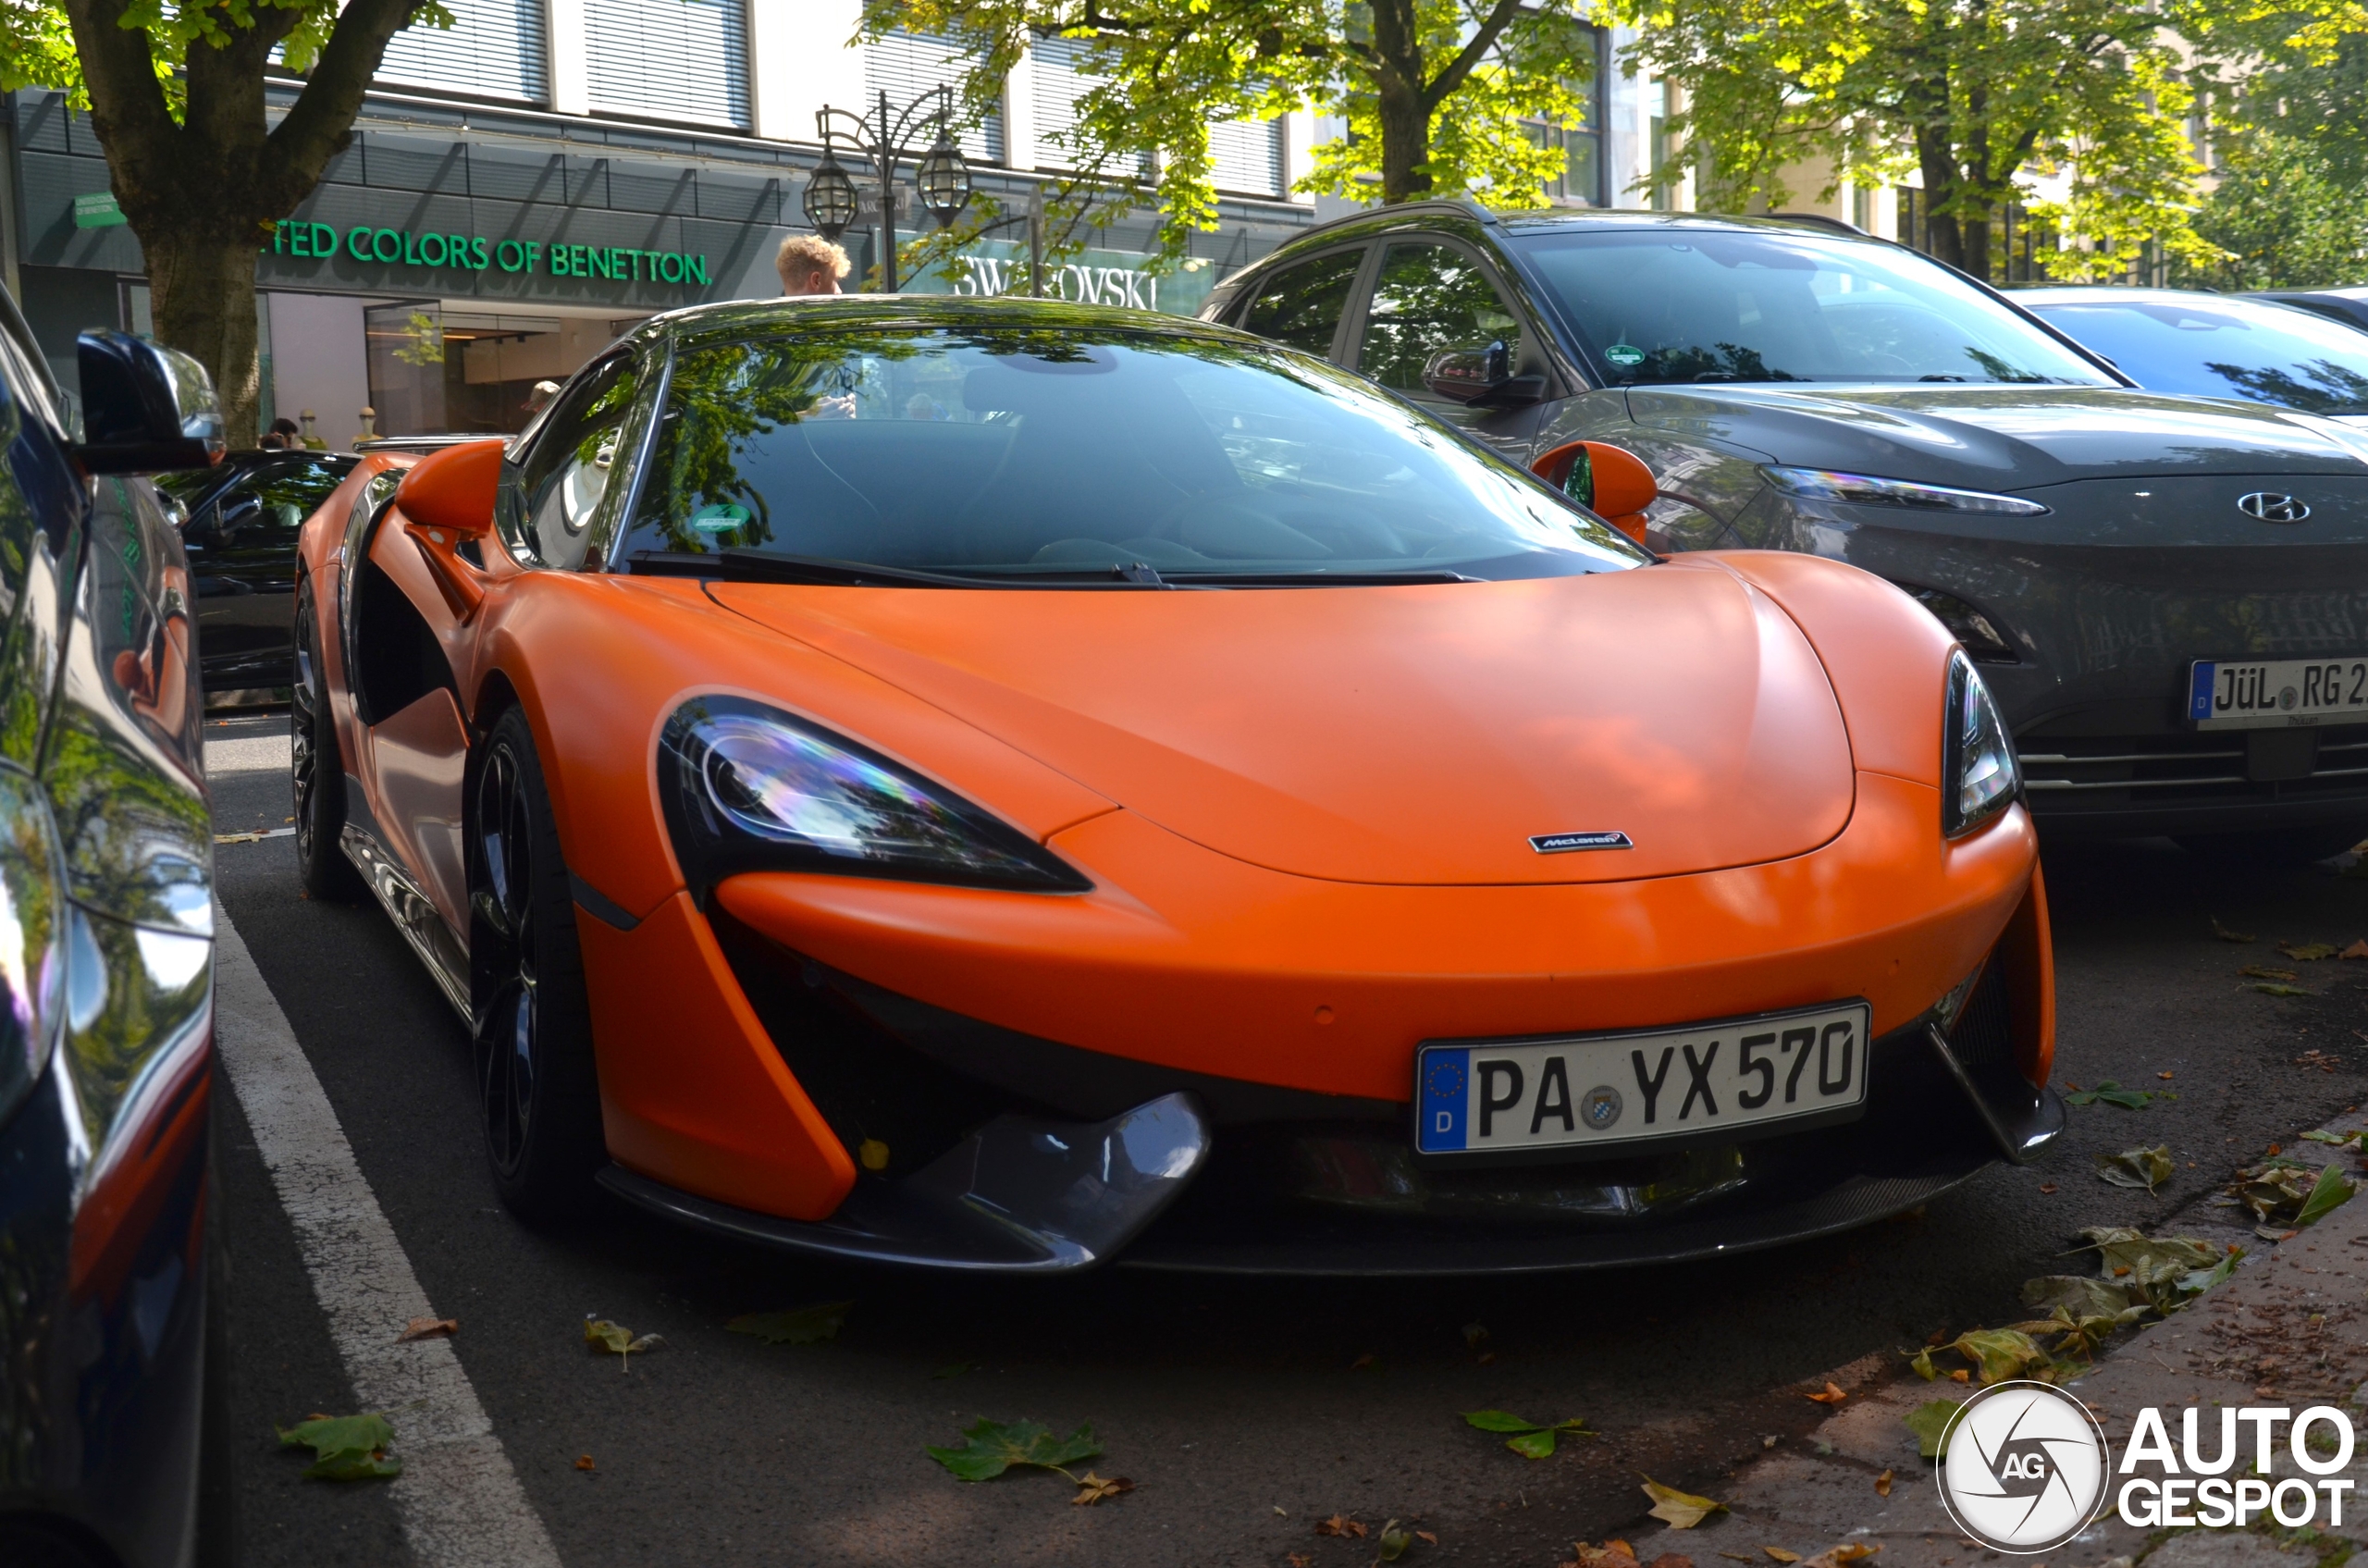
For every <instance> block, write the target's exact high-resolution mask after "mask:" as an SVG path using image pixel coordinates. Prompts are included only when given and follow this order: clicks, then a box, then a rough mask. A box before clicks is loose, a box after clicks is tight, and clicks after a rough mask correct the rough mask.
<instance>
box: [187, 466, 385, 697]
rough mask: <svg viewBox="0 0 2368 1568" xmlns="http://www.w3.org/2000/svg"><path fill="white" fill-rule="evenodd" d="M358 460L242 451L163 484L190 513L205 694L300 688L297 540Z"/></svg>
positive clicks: (189, 535)
mask: <svg viewBox="0 0 2368 1568" xmlns="http://www.w3.org/2000/svg"><path fill="white" fill-rule="evenodd" d="M357 461H358V460H357V459H356V458H354V457H353V456H352V455H351V454H350V453H346V452H330V451H238V452H231V453H229V454H228V456H226V457H225V458H224V459H223V460H222V462H220V463H217V464H216V465H215V466H214V467H212V468H209V469H201V470H197V471H194V472H191V473H187V474H168V475H164V476H163V477H161V478H160V479H158V480H157V482H156V488H159V489H161V490H163V491H164V492H165V493H166V494H167V495H169V496H171V497H172V498H173V499H174V500H178V501H179V502H180V503H181V506H182V507H183V508H184V509H185V510H186V511H187V512H188V514H189V516H188V520H187V521H186V522H185V523H183V524H182V525H181V542H182V544H183V545H184V546H185V547H186V548H187V549H188V552H189V570H190V586H191V587H192V588H193V589H194V590H195V591H196V596H197V619H198V631H199V637H198V642H199V645H200V647H201V648H203V658H202V659H201V661H200V662H201V665H202V670H201V674H202V676H203V681H204V684H205V689H206V690H207V691H209V692H219V691H230V690H238V689H242V688H252V687H269V686H284V685H289V684H290V683H291V682H293V681H294V680H295V678H296V674H295V671H296V642H295V635H294V633H293V631H292V630H291V628H292V627H293V626H294V624H295V619H296V533H297V530H298V529H300V528H302V526H303V525H304V519H305V518H307V517H310V516H311V515H312V514H313V509H314V507H317V506H319V505H320V504H321V502H323V501H325V500H328V499H329V492H330V491H331V490H334V489H336V488H338V486H339V485H340V484H342V483H344V482H345V476H346V475H348V474H351V473H352V472H353V465H354V463H356V462H357Z"/></svg>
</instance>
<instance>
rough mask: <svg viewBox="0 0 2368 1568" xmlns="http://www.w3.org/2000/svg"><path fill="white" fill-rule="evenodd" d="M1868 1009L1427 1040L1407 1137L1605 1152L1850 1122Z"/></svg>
mask: <svg viewBox="0 0 2368 1568" xmlns="http://www.w3.org/2000/svg"><path fill="white" fill-rule="evenodd" d="M1868 1019H1869V1009H1868V1006H1867V1004H1866V1003H1864V1002H1858V1001H1851V1002H1835V1003H1832V1004H1829V1005H1828V1006H1822V1007H1812V1008H1807V1009H1805V1010H1803V1011H1799V1012H1791V1013H1767V1014H1762V1015H1760V1016H1758V1017H1755V1018H1747V1019H1727V1020H1725V1021H1722V1022H1719V1023H1707V1024H1689V1025H1687V1026H1685V1027H1684V1028H1681V1029H1663V1030H1654V1031H1649V1032H1647V1033H1641V1034H1601V1035H1589V1036H1579V1037H1569V1038H1561V1039H1547V1040H1518V1041H1505V1042H1500V1043H1484V1044H1473V1043H1440V1044H1426V1045H1424V1046H1423V1047H1422V1048H1421V1049H1420V1050H1419V1051H1417V1052H1416V1054H1415V1064H1414V1073H1415V1078H1414V1081H1415V1085H1416V1093H1415V1111H1416V1114H1417V1116H1418V1117H1419V1121H1418V1125H1417V1128H1416V1134H1415V1147H1416V1149H1417V1150H1418V1151H1419V1152H1421V1153H1422V1154H1494V1153H1498V1152H1500V1151H1502V1152H1512V1151H1529V1150H1548V1149H1607V1148H1619V1147H1627V1146H1630V1145H1634V1144H1643V1143H1652V1142H1659V1141H1662V1140H1668V1139H1676V1138H1685V1139H1687V1140H1688V1141H1689V1142H1691V1141H1693V1139H1694V1138H1696V1136H1698V1135H1699V1134H1702V1133H1706V1132H1710V1133H1722V1132H1728V1131H1739V1130H1744V1129H1751V1130H1759V1129H1761V1128H1764V1127H1767V1126H1769V1124H1771V1123H1782V1122H1795V1121H1801V1122H1806V1121H1808V1120H1810V1119H1812V1118H1817V1119H1821V1120H1828V1121H1835V1120H1844V1119H1847V1117H1851V1116H1855V1115H1856V1113H1857V1111H1858V1109H1859V1107H1861V1106H1863V1105H1865V1103H1866V1099H1867V1057H1868V1039H1867V1029H1868Z"/></svg>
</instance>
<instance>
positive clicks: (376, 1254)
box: [214, 903, 559, 1568]
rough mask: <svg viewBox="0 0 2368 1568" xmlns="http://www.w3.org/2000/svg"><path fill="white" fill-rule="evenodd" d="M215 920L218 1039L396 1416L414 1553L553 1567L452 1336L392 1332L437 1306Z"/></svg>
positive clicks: (351, 1373) (348, 1344)
mask: <svg viewBox="0 0 2368 1568" xmlns="http://www.w3.org/2000/svg"><path fill="white" fill-rule="evenodd" d="M214 920H215V932H216V935H215V948H214V1018H215V1030H214V1035H215V1048H216V1051H217V1053H218V1054H219V1056H220V1057H221V1061H222V1065H223V1069H224V1071H225V1072H226V1073H227V1074H228V1078H229V1080H230V1087H231V1089H232V1091H233V1092H234V1093H237V1095H238V1097H239V1105H240V1107H241V1108H242V1109H244V1110H245V1112H246V1114H247V1122H248V1124H249V1125H250V1126H251V1127H253V1130H254V1135H255V1144H256V1147H257V1149H258V1150H259V1151H260V1152H261V1154H262V1155H263V1162H264V1165H265V1167H266V1168H267V1169H268V1170H269V1171H270V1172H271V1181H272V1187H273V1189H274V1191H277V1193H278V1195H279V1203H280V1206H281V1207H282V1208H284V1209H285V1210H286V1211H287V1213H288V1217H289V1219H290V1222H292V1224H293V1225H294V1227H295V1231H296V1242H297V1246H298V1248H299V1249H300V1250H301V1252H302V1254H303V1259H304V1270H305V1272H306V1273H307V1274H308V1275H310V1276H311V1278H312V1281H313V1294H314V1298H315V1299H317V1300H318V1301H319V1302H320V1303H321V1310H322V1312H323V1313H325V1314H326V1315H327V1317H328V1324H329V1334H330V1338H331V1340H333V1341H334V1342H335V1344H336V1345H337V1351H338V1356H339V1359H340V1360H341V1361H342V1362H343V1363H344V1364H345V1371H346V1376H347V1377H349V1378H351V1380H352V1383H353V1389H354V1393H355V1395H356V1397H357V1398H358V1399H359V1400H360V1401H361V1408H362V1410H364V1411H383V1412H384V1413H385V1414H386V1415H387V1418H388V1421H389V1422H391V1423H392V1424H393V1426H394V1428H395V1435H396V1449H395V1451H396V1452H397V1453H399V1454H400V1455H401V1458H402V1462H403V1473H402V1475H401V1476H400V1477H398V1478H397V1479H396V1480H395V1481H393V1482H392V1483H391V1484H390V1485H391V1487H392V1488H393V1490H392V1495H393V1499H394V1502H395V1506H396V1510H397V1512H398V1513H399V1514H400V1515H401V1519H402V1525H403V1534H404V1536H405V1537H406V1538H408V1540H409V1541H410V1543H411V1549H412V1551H413V1554H414V1555H415V1556H416V1557H417V1558H418V1559H419V1561H420V1562H421V1563H422V1564H423V1565H425V1568H478V1565H480V1564H482V1565H483V1568H559V1553H558V1551H557V1550H556V1549H553V1547H552V1545H551V1540H550V1536H549V1533H548V1532H547V1531H545V1530H544V1528H543V1522H542V1520H541V1519H540V1518H539V1517H538V1516H537V1515H536V1512H535V1511H534V1509H533V1508H532V1507H530V1506H529V1505H528V1503H527V1501H526V1495H525V1492H524V1489H523V1488H520V1486H519V1484H518V1475H517V1472H516V1471H515V1470H513V1469H512V1468H511V1464H510V1456H509V1455H508V1454H507V1453H505V1452H504V1451H502V1447H501V1439H500V1438H498V1437H496V1436H495V1435H494V1431H493V1423H492V1422H491V1421H489V1420H488V1419H487V1417H486V1414H485V1408H484V1406H482V1405H480V1404H479V1403H478V1402H477V1395H476V1389H475V1388H473V1387H472V1386H471V1385H470V1383H469V1378H468V1374H467V1373H466V1372H464V1371H463V1370H462V1367H461V1363H460V1360H459V1358H458V1357H456V1356H455V1355H454V1354H453V1353H452V1346H451V1342H450V1340H444V1339H441V1338H437V1339H428V1340H414V1341H413V1342H412V1343H410V1344H400V1345H399V1344H397V1343H395V1336H396V1335H397V1334H399V1333H401V1331H402V1328H403V1325H404V1324H405V1323H407V1322H408V1321H410V1320H411V1319H412V1318H414V1317H427V1316H432V1315H434V1314H433V1312H432V1311H431V1309H430V1307H429V1305H428V1301H427V1292H426V1291H425V1290H423V1289H421V1287H420V1283H419V1277H418V1276H417V1275H416V1274H415V1273H413V1270H412V1266H411V1259H410V1258H409V1257H408V1256H407V1255H406V1254H405V1253H404V1252H403V1248H402V1243H401V1241H398V1240H397V1239H396V1237H395V1232H394V1228H393V1227H392V1226H391V1225H389V1224H388V1222H387V1216H386V1215H385V1213H384V1212H383V1211H382V1210H381V1209H380V1208H379V1207H378V1200H377V1198H376V1195H375V1194H374V1193H372V1191H370V1184H369V1182H368V1181H366V1180H364V1179H363V1175H362V1167H360V1166H359V1165H357V1164H355V1163H354V1158H353V1149H352V1146H351V1144H349V1143H348V1142H346V1138H345V1130H344V1129H343V1128H341V1127H339V1125H338V1119H337V1113H336V1112H335V1111H334V1110H332V1109H331V1108H330V1107H329V1102H328V1096H327V1094H326V1093H323V1092H322V1089H321V1080H320V1079H319V1078H318V1077H316V1076H315V1075H314V1072H313V1066H312V1063H311V1062H309V1061H307V1060H306V1059H305V1056H304V1052H303V1048H302V1046H300V1045H298V1044H297V1043H296V1034H295V1031H293V1030H292V1029H290V1027H289V1024H288V1019H287V1016H286V1015H285V1014H283V1013H282V1012H281V1011H280V1010H279V1004H278V1002H277V1001H276V1000H274V998H273V996H272V994H271V988H270V986H269V985H267V984H266V983H265V981H264V978H263V973H262V971H261V970H259V969H256V968H255V963H254V959H253V957H252V956H251V955H249V953H248V952H247V946H246V944H245V943H244V942H242V941H240V937H239V932H238V930H237V928H236V927H234V926H232V925H231V923H230V917H229V914H228V911H226V910H225V909H224V908H223V907H222V906H221V905H220V904H219V903H217V904H216V905H215V907H214Z"/></svg>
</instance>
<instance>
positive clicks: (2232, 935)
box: [2212, 916, 2260, 942]
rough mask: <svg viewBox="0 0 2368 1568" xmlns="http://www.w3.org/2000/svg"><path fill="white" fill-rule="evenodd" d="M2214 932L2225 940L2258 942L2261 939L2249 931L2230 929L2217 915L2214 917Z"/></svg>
mask: <svg viewBox="0 0 2368 1568" xmlns="http://www.w3.org/2000/svg"><path fill="white" fill-rule="evenodd" d="M2212 934H2213V935H2214V936H2216V937H2218V938H2219V939H2220V940H2221V941H2223V942H2256V941H2259V940H2260V939H2259V938H2258V937H2256V936H2254V935H2253V933H2252V932H2249V931H2230V930H2229V929H2228V928H2227V927H2226V926H2224V925H2222V924H2221V923H2220V921H2219V919H2218V917H2216V916H2215V917H2214V919H2213V921H2212Z"/></svg>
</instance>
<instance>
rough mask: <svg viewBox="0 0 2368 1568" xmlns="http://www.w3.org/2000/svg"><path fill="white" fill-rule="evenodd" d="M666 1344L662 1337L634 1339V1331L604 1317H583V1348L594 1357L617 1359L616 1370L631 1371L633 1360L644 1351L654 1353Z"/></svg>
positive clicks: (646, 1335) (649, 1335) (587, 1315)
mask: <svg viewBox="0 0 2368 1568" xmlns="http://www.w3.org/2000/svg"><path fill="white" fill-rule="evenodd" d="M665 1342H666V1340H665V1338H664V1337H663V1336H662V1335H658V1334H644V1335H642V1336H640V1337H639V1338H638V1339H636V1338H635V1336H634V1331H633V1330H632V1329H630V1328H627V1327H624V1326H623V1324H619V1323H611V1322H610V1321H609V1320H608V1319H607V1318H605V1317H595V1316H593V1315H591V1314H590V1313H588V1312H587V1313H586V1314H585V1315H584V1348H585V1349H586V1350H588V1351H590V1352H592V1353H593V1354H595V1355H603V1354H606V1355H612V1356H615V1357H616V1358H617V1361H618V1370H620V1371H624V1372H630V1371H632V1370H633V1358H634V1357H635V1356H637V1355H640V1354H641V1353H642V1352H645V1351H654V1350H656V1349H657V1348H658V1347H659V1346H660V1345H662V1344H664V1343H665Z"/></svg>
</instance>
